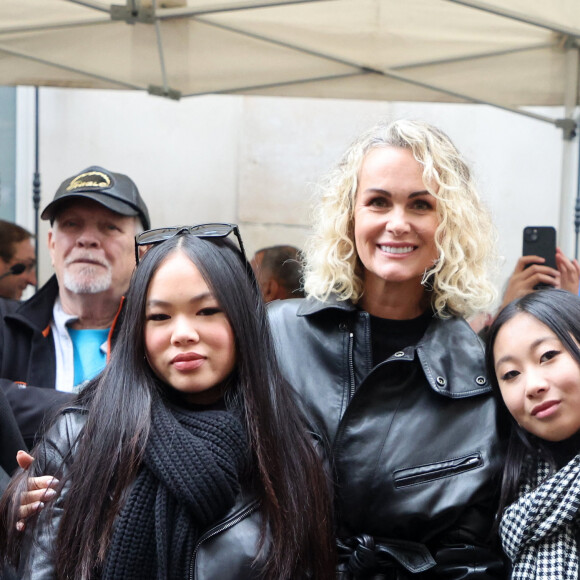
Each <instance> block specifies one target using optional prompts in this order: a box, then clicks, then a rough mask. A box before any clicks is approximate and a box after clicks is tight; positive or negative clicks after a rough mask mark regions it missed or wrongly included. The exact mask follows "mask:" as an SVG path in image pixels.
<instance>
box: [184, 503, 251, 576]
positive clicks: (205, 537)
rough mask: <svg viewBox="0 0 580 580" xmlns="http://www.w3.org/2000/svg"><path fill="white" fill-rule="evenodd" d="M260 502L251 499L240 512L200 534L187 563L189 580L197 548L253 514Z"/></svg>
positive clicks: (193, 572)
mask: <svg viewBox="0 0 580 580" xmlns="http://www.w3.org/2000/svg"><path fill="white" fill-rule="evenodd" d="M260 503H261V502H260V500H255V501H253V502H252V503H251V504H250V505H249V506H248V507H246V508H244V509H243V510H242V511H241V512H238V513H237V514H236V515H234V516H233V517H232V518H231V519H229V520H226V521H225V522H222V523H221V524H218V525H217V526H215V527H214V528H212V529H211V530H208V531H207V532H205V533H204V534H203V535H202V536H201V538H200V539H199V540H198V542H197V544H196V546H195V549H194V550H193V554H192V555H191V562H190V564H189V575H188V578H189V580H194V575H195V559H196V558H197V553H198V552H199V549H200V548H201V545H202V544H203V542H205V541H206V540H209V539H210V538H213V537H214V536H217V535H218V534H221V533H222V532H224V531H225V530H229V529H230V528H233V527H234V526H235V525H237V524H239V523H240V522H241V521H242V520H243V519H245V518H247V517H248V516H250V515H251V514H253V513H254V512H255V511H256V510H257V509H258V507H259V506H260Z"/></svg>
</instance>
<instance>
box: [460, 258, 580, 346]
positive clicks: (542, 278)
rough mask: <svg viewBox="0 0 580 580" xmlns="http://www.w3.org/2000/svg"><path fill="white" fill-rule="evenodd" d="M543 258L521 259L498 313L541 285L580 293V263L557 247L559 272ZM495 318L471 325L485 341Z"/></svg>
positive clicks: (487, 317)
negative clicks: (547, 264) (545, 263)
mask: <svg viewBox="0 0 580 580" xmlns="http://www.w3.org/2000/svg"><path fill="white" fill-rule="evenodd" d="M544 262H545V260H544V258H542V257H541V256H534V255H529V256H521V257H520V258H519V259H518V261H517V263H516V265H515V268H514V271H513V272H512V274H511V276H510V277H509V279H508V281H507V283H506V286H505V290H504V293H503V297H502V302H501V305H500V307H499V309H498V310H497V312H499V311H501V310H502V309H503V308H505V307H506V306H507V305H508V304H509V303H510V302H512V300H515V299H517V298H521V297H523V296H525V295H526V294H529V293H530V292H534V291H535V290H536V286H537V285H538V284H543V285H544V286H552V287H554V288H562V289H563V290H567V291H568V292H572V294H578V290H579V285H580V264H579V263H578V260H576V259H574V260H569V259H568V258H567V257H566V255H565V254H564V252H562V250H561V249H560V248H556V266H557V269H554V268H550V267H549V266H546V265H544ZM493 319H494V315H493V314H492V313H490V312H484V313H480V314H478V315H476V316H475V317H473V318H471V319H470V321H469V324H470V325H471V328H473V330H474V331H475V332H477V333H478V334H479V335H480V336H481V337H482V338H485V335H486V333H487V331H488V329H489V326H490V325H491V323H492V322H493Z"/></svg>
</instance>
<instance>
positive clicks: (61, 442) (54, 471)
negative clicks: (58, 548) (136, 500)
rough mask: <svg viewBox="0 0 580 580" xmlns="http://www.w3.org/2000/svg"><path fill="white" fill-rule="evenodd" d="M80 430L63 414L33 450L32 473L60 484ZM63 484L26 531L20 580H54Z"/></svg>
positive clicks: (66, 486) (70, 416)
mask: <svg viewBox="0 0 580 580" xmlns="http://www.w3.org/2000/svg"><path fill="white" fill-rule="evenodd" d="M80 429H81V427H80V426H79V422H78V421H75V414H74V413H68V412H65V413H63V415H62V416H61V417H60V418H59V419H58V420H57V422H56V423H55V424H54V425H53V426H52V427H51V428H50V429H49V430H48V431H47V433H46V435H45V436H44V438H43V440H42V441H41V443H40V444H39V446H38V447H37V449H36V453H35V455H36V458H35V465H36V469H35V471H36V473H42V474H44V475H55V476H58V478H59V479H60V480H61V481H62V480H63V479H64V478H65V476H66V473H67V464H66V461H67V459H68V457H70V456H69V451H70V449H71V448H72V446H73V444H74V441H75V439H76V437H77V436H78V433H79V432H80ZM68 488H69V485H68V482H67V483H65V485H64V487H63V488H62V490H61V492H60V494H59V496H58V497H57V498H56V500H54V501H53V502H50V503H47V504H46V506H45V507H44V509H43V510H42V512H41V513H40V515H39V517H38V520H37V521H36V523H35V524H34V525H33V526H32V529H27V531H26V537H25V540H24V542H23V548H22V554H21V560H20V567H19V570H18V578H21V579H22V580H53V579H54V578H55V570H54V564H55V553H54V550H55V544H56V536H57V533H58V526H59V524H60V520H61V518H62V514H63V504H64V502H65V499H66V495H67V492H68Z"/></svg>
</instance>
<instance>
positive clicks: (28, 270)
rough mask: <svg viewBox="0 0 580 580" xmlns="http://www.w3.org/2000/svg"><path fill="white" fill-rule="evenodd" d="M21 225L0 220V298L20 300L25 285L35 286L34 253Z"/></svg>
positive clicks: (26, 233)
mask: <svg viewBox="0 0 580 580" xmlns="http://www.w3.org/2000/svg"><path fill="white" fill-rule="evenodd" d="M33 237H34V236H33V235H32V234H31V233H30V232H29V231H28V230H25V229H24V228H23V227H20V226H19V225H17V224H13V223H12V222H7V221H4V220H0V298H11V299H12V300H20V298H22V292H24V290H25V289H26V287H27V286H29V285H32V286H36V255H35V251H34V245H33V244H32V238H33Z"/></svg>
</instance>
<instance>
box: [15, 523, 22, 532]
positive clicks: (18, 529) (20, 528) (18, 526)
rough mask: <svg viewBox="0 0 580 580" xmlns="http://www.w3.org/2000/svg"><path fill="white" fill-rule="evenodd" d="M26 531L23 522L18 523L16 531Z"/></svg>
mask: <svg viewBox="0 0 580 580" xmlns="http://www.w3.org/2000/svg"><path fill="white" fill-rule="evenodd" d="M23 530H24V524H23V523H22V522H16V531H17V532H22V531H23Z"/></svg>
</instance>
